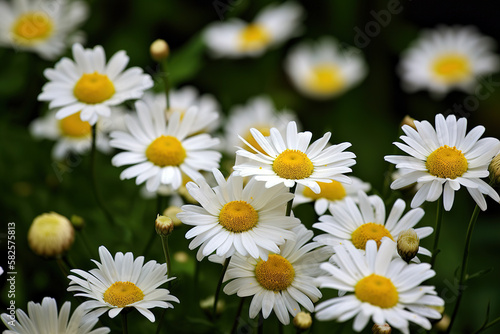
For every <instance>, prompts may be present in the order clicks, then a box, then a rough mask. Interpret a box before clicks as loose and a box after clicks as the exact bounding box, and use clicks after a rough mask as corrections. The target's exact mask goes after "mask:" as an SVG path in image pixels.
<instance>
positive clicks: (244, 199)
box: [177, 169, 300, 261]
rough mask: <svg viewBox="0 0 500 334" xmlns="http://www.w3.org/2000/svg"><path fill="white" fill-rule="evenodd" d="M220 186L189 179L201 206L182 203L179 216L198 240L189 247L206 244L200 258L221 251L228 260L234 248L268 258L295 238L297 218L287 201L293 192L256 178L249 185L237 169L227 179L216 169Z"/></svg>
mask: <svg viewBox="0 0 500 334" xmlns="http://www.w3.org/2000/svg"><path fill="white" fill-rule="evenodd" d="M213 175H214V177H215V180H216V181H217V186H216V187H214V188H210V186H209V185H208V183H207V182H206V181H205V179H198V180H197V181H196V182H197V184H195V183H194V182H190V183H188V184H187V189H188V191H189V193H190V194H191V196H193V197H194V198H195V199H196V200H197V201H198V202H199V203H200V205H201V208H200V207H199V206H195V205H183V206H182V212H180V213H179V214H178V215H177V217H178V218H179V219H180V220H181V221H182V222H183V223H184V224H186V225H191V226H194V227H193V228H192V229H191V230H189V231H188V232H187V233H186V238H187V239H191V238H194V239H193V240H192V241H191V243H190V244H189V249H194V248H196V247H198V246H201V247H200V249H199V250H198V254H197V258H198V261H201V260H202V259H203V258H204V257H205V256H208V255H210V254H212V253H213V252H216V255H217V256H219V257H224V258H228V257H230V256H232V255H233V254H234V253H235V252H237V253H239V254H241V255H243V256H247V255H249V256H251V257H253V258H259V257H261V258H264V259H267V253H269V252H274V253H278V252H279V248H278V246H279V245H281V244H283V243H284V242H285V239H291V238H294V237H295V234H294V233H293V232H292V231H290V230H291V229H292V228H293V227H295V226H296V225H298V224H299V223H300V221H299V220H298V219H297V218H293V217H288V216H285V209H286V204H287V202H288V201H289V200H291V199H292V198H293V194H290V192H288V191H287V189H286V188H285V187H283V186H282V185H277V186H275V187H272V188H270V189H267V188H266V187H265V186H264V184H263V183H261V182H257V181H256V180H255V179H251V180H250V181H249V182H248V183H247V184H246V185H244V184H243V178H242V177H241V176H238V175H235V174H234V173H233V174H231V175H230V176H229V178H228V179H227V181H226V179H225V178H224V176H223V175H222V173H221V172H220V171H219V170H217V169H214V170H213Z"/></svg>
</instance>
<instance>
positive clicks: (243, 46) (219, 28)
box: [203, 2, 303, 58]
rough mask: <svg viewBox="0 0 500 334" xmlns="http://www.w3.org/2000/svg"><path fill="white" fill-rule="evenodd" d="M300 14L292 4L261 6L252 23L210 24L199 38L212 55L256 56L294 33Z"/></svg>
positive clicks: (297, 29) (230, 21)
mask: <svg viewBox="0 0 500 334" xmlns="http://www.w3.org/2000/svg"><path fill="white" fill-rule="evenodd" d="M302 14H303V10H302V8H301V7H300V6H299V5H298V4H296V3H292V2H288V3H284V4H281V5H276V4H272V5H269V6H268V7H266V8H264V9H263V10H262V11H261V12H260V13H259V14H258V15H257V16H256V18H255V20H254V21H253V22H252V23H247V22H244V21H242V20H240V19H237V18H232V19H230V20H227V21H226V22H220V23H219V22H218V23H212V24H211V25H210V26H208V27H207V28H206V30H205V32H204V36H203V37H204V39H205V43H206V44H207V46H208V48H209V49H210V51H212V53H213V54H214V56H217V57H230V58H239V57H245V56H252V57H257V56H260V55H262V54H263V53H264V52H265V51H267V50H268V49H269V48H271V47H273V46H276V45H278V44H281V43H283V42H284V41H286V40H287V39H289V38H290V37H293V36H295V35H297V32H299V30H300V28H299V24H300V20H301V18H302Z"/></svg>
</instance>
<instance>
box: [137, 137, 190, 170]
mask: <svg viewBox="0 0 500 334" xmlns="http://www.w3.org/2000/svg"><path fill="white" fill-rule="evenodd" d="M146 157H147V158H148V160H149V161H151V162H152V163H154V164H155V165H157V166H160V167H165V166H179V165H180V164H182V163H183V162H184V159H185V158H186V150H185V149H184V147H182V143H181V142H180V141H179V139H177V138H175V137H172V136H160V137H158V138H156V139H155V140H154V141H153V142H152V143H151V144H149V146H148V148H147V149H146Z"/></svg>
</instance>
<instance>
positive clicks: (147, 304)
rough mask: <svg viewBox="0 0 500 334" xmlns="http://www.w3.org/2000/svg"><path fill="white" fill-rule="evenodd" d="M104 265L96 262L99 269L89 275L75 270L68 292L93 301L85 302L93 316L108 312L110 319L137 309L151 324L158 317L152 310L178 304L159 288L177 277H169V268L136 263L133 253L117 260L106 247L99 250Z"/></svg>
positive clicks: (153, 262) (149, 263)
mask: <svg viewBox="0 0 500 334" xmlns="http://www.w3.org/2000/svg"><path fill="white" fill-rule="evenodd" d="M99 257H100V259H101V262H100V263H99V262H97V261H95V260H93V261H94V263H95V264H96V265H97V268H98V269H92V270H91V271H89V272H86V271H83V270H80V269H72V270H71V272H72V273H74V274H75V275H78V276H80V277H78V276H75V275H69V276H68V279H69V280H70V283H69V287H68V291H74V292H76V293H75V296H81V297H87V298H90V299H93V300H91V301H87V302H85V303H86V305H87V308H88V309H89V310H90V309H92V310H94V311H93V312H92V313H91V314H93V315H96V316H101V315H102V314H103V313H105V312H106V311H109V312H108V315H109V317H110V318H114V317H116V316H117V315H118V314H119V313H120V312H121V311H122V310H123V309H124V308H126V307H134V308H135V309H136V310H137V311H139V313H141V314H142V315H143V316H145V317H146V318H147V319H148V320H149V321H151V322H154V321H155V316H154V314H153V312H151V311H150V310H149V309H150V308H153V307H161V308H169V307H171V308H173V307H174V306H173V305H172V304H171V303H170V302H176V303H178V302H179V299H177V297H175V296H172V295H170V292H169V291H168V290H166V289H158V287H159V286H160V285H162V284H164V283H166V282H168V281H171V280H173V279H174V278H175V277H171V278H168V276H167V265H166V264H158V263H156V261H153V260H151V261H149V262H147V263H146V264H144V257H143V256H139V257H137V258H136V259H135V260H134V256H133V254H132V253H130V252H129V253H125V254H123V253H122V252H118V253H116V254H115V258H114V259H113V257H112V256H111V254H110V253H109V251H108V250H107V249H106V247H104V246H101V247H99Z"/></svg>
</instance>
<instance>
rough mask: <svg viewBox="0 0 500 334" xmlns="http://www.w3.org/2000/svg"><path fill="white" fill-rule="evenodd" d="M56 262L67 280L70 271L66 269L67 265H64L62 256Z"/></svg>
mask: <svg viewBox="0 0 500 334" xmlns="http://www.w3.org/2000/svg"><path fill="white" fill-rule="evenodd" d="M56 261H57V266H58V267H59V269H60V270H61V272H62V274H63V276H64V277H66V278H67V277H68V270H67V269H66V265H65V264H64V260H63V259H62V258H61V257H60V256H58V257H57V258H56Z"/></svg>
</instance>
